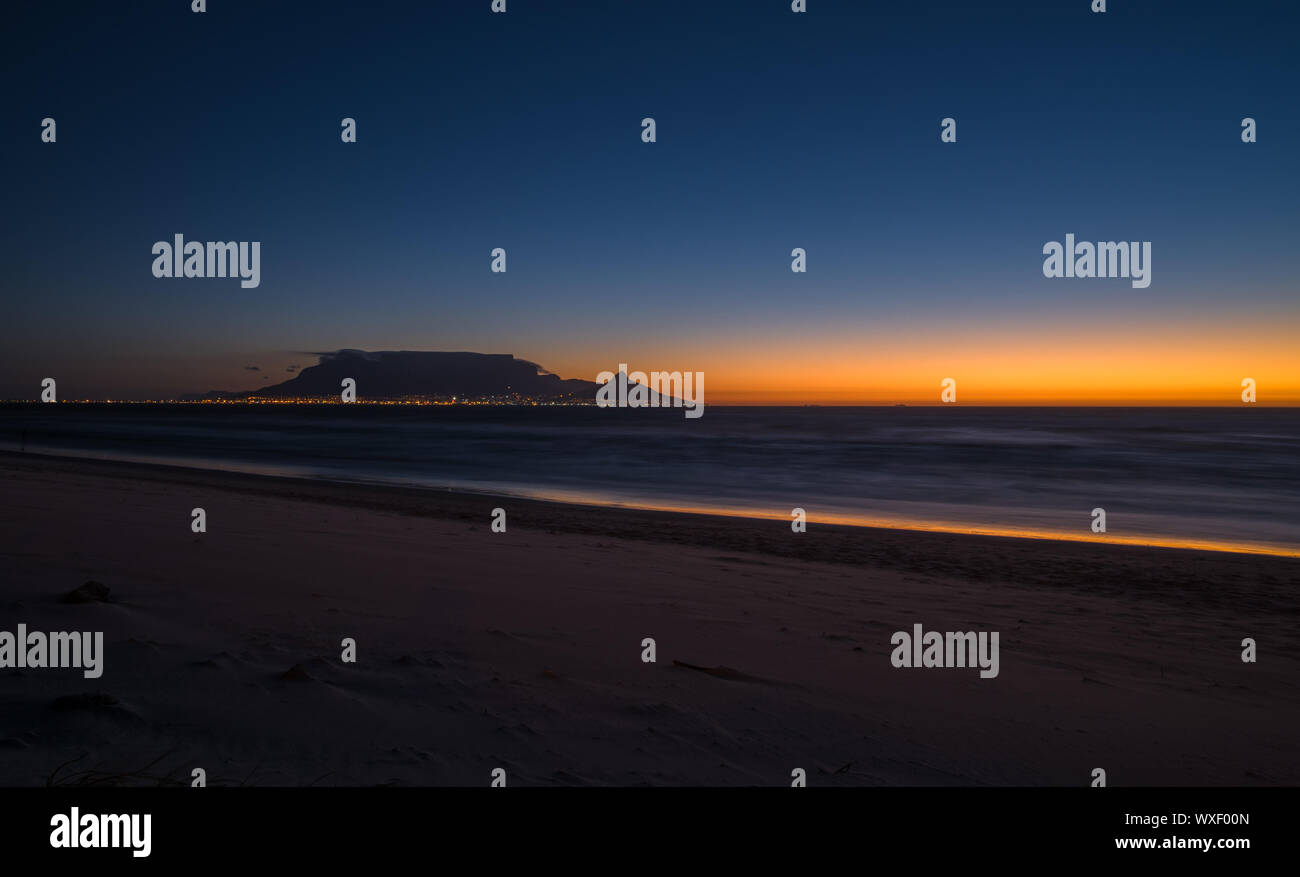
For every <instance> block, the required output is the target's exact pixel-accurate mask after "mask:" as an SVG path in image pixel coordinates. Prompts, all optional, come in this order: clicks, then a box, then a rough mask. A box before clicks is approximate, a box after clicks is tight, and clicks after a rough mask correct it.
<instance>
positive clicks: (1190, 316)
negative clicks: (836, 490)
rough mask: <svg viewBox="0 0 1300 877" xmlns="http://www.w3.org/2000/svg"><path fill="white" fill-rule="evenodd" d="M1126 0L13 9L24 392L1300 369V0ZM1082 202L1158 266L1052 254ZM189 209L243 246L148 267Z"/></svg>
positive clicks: (830, 400)
mask: <svg viewBox="0 0 1300 877" xmlns="http://www.w3.org/2000/svg"><path fill="white" fill-rule="evenodd" d="M1108 6H1109V10H1108V11H1107V12H1106V13H1104V14H1095V13H1093V12H1091V10H1090V8H1089V7H1090V2H1089V0H1059V2H1056V0H1053V2H1048V0H1024V2H1016V3H1010V2H990V3H970V2H960V3H942V2H926V0H915V2H907V3H888V4H886V3H863V2H850V0H843V2H834V0H808V7H809V8H808V11H807V12H806V13H804V14H794V13H792V12H791V11H790V4H789V2H788V0H748V2H725V0H717V2H700V0H691V2H685V0H680V2H679V0H653V2H652V0H611V2H563V3H561V2H554V0H552V2H540V0H538V2H526V0H508V3H507V10H508V11H507V12H506V13H505V14H504V15H502V14H493V13H492V12H491V11H490V8H489V7H490V2H489V0H464V2H454V3H453V2H430V3H419V4H417V3H409V2H408V3H396V2H383V0H379V2H367V3H364V4H342V3H340V4H333V3H318V4H310V5H309V4H291V3H255V2H224V0H211V2H209V3H208V7H209V9H208V11H207V12H206V13H202V14H195V13H192V12H191V11H190V5H189V2H188V0H166V2H141V3H129V4H127V3H120V4H105V3H93V4H91V3H86V4H77V3H66V4H65V3H60V4H32V7H34V8H26V9H23V10H14V11H7V12H6V16H7V19H6V27H5V33H4V35H3V36H0V40H3V41H4V44H5V45H4V52H3V56H2V57H3V61H0V70H2V71H3V74H2V75H3V81H4V83H5V88H4V89H3V91H4V93H5V97H4V102H3V105H4V107H5V112H4V124H3V126H2V127H0V167H3V169H4V177H5V178H4V189H5V193H6V204H5V208H6V209H5V210H4V211H3V215H4V227H3V235H2V236H0V264H3V266H4V271H3V280H2V281H0V283H2V284H3V287H2V289H3V293H2V299H3V301H2V303H3V314H4V317H3V320H0V398H35V397H37V396H38V395H39V392H40V382H41V379H42V378H44V377H51V376H52V377H55V378H56V379H57V380H58V385H59V393H60V396H61V397H62V398H158V397H165V396H174V395H179V394H184V393H195V392H205V391H207V390H212V389H221V390H242V389H253V388H256V387H258V386H263V385H266V383H274V382H278V381H280V380H284V379H286V378H288V377H291V376H292V372H291V371H290V368H291V367H302V366H308V365H312V364H314V363H315V361H316V359H315V357H314V356H312V355H311V354H310V353H308V351H322V350H335V349H339V348H360V349H367V350H402V349H405V350H472V351H479V352H484V353H512V354H514V355H516V356H518V357H521V358H523V359H528V360H532V361H535V362H538V363H540V364H541V365H542V366H544V367H545V368H547V369H549V370H551V371H553V372H556V373H558V374H560V375H561V376H563V377H577V378H585V379H588V380H592V379H594V378H595V376H596V374H597V373H599V372H601V371H605V370H616V369H617V368H618V365H619V364H620V363H627V365H628V368H629V369H630V370H638V369H639V370H645V371H649V370H691V371H702V372H704V373H705V374H706V377H707V384H706V396H707V398H708V401H709V402H710V403H711V404H725V403H728V402H733V403H752V404H764V403H804V402H815V403H822V404H873V403H874V404H893V403H898V402H907V403H912V404H937V403H938V402H939V394H940V386H941V382H942V381H943V380H944V379H945V378H952V379H954V380H955V381H956V383H957V393H958V402H961V403H968V404H1032V405H1039V404H1175V405H1186V404H1214V405H1236V404H1240V392H1241V390H1240V387H1241V381H1242V379H1243V378H1247V377H1249V378H1253V379H1254V380H1255V381H1256V382H1257V386H1258V393H1259V396H1258V398H1259V403H1260V404H1273V405H1277V404H1281V405H1297V404H1300V343H1297V340H1298V339H1300V301H1298V298H1297V293H1298V292H1300V289H1298V284H1297V280H1296V278H1297V276H1300V273H1298V272H1300V247H1297V246H1296V242H1295V240H1294V237H1295V235H1296V233H1297V232H1298V231H1300V222H1297V219H1300V174H1298V173H1297V163H1296V162H1297V159H1296V156H1297V152H1296V144H1297V143H1300V115H1298V111H1297V104H1296V101H1295V95H1296V94H1297V93H1300V53H1297V52H1296V51H1295V49H1294V38H1295V34H1296V32H1297V24H1300V11H1296V10H1295V8H1294V4H1288V3H1283V2H1270V0H1235V2H1232V3H1226V2H1224V3H1203V2H1158V0H1151V2H1140V3H1139V2H1123V0H1110V2H1109V3H1108ZM1247 116H1250V117H1253V118H1255V119H1256V123H1257V126H1258V141H1257V142H1255V143H1249V144H1247V143H1243V142H1242V139H1241V120H1242V119H1243V118H1244V117H1247ZM46 117H52V118H54V119H55V120H56V125H57V129H56V131H57V140H56V142H55V143H44V142H42V140H41V120H42V119H44V118H46ZM344 117H351V118H354V119H355V120H356V125H357V142H355V143H343V142H342V141H341V139H340V130H341V129H340V122H341V120H342V119H343V118H344ZM645 117H653V118H654V119H655V122H656V129H657V130H656V135H657V139H656V142H654V143H644V142H642V139H641V133H642V126H641V120H642V119H643V118H645ZM945 117H950V118H953V119H955V120H956V133H957V140H956V142H955V143H943V142H941V140H940V120H941V119H943V118H945ZM1067 233H1069V234H1074V235H1075V237H1076V239H1078V240H1080V241H1085V240H1086V241H1107V240H1128V241H1150V242H1151V246H1152V266H1151V267H1152V270H1151V284H1150V286H1149V287H1147V288H1141V289H1139V288H1133V287H1132V285H1131V284H1130V282H1129V281H1128V280H1126V279H1111V278H1105V279H1102V278H1092V279H1079V278H1047V277H1044V276H1043V270H1042V268H1043V260H1044V256H1043V254H1042V253H1043V246H1044V244H1045V243H1047V242H1049V241H1063V240H1064V239H1065V235H1066V234H1067ZM175 234H183V235H184V237H185V239H186V240H197V241H204V242H206V241H217V240H220V241H259V242H260V244H261V283H260V285H259V286H257V287H256V288H252V289H245V288H242V287H241V286H240V284H239V282H238V280H236V279H230V278H224V279H222V278H213V279H206V278H186V279H177V278H155V277H154V276H153V274H152V271H151V267H152V264H153V260H154V256H153V254H152V249H151V248H152V246H153V244H154V242H156V241H163V240H165V241H170V240H172V237H173V235H175ZM496 247H502V248H504V249H505V250H506V252H507V268H508V270H507V271H506V272H505V273H504V274H501V273H493V272H491V270H490V263H491V252H492V250H493V249H494V248H496ZM795 247H802V248H804V250H805V251H806V253H807V267H808V270H807V272H806V273H802V274H797V273H794V272H792V271H791V270H790V263H791V251H792V250H793V249H794V248H795Z"/></svg>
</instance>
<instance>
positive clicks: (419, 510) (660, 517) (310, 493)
mask: <svg viewBox="0 0 1300 877" xmlns="http://www.w3.org/2000/svg"><path fill="white" fill-rule="evenodd" d="M21 460H32V461H37V460H48V461H51V462H57V463H60V464H63V465H67V466H72V465H83V464H84V465H85V466H87V467H88V468H87V470H86V471H88V472H94V473H96V474H106V475H113V474H114V473H115V471H116V472H117V473H118V474H120V475H121V477H134V478H143V479H146V480H154V481H158V480H166V481H171V482H173V483H192V484H196V485H209V486H213V487H221V488H223V489H230V490H241V491H252V492H262V493H273V494H275V495H286V494H285V491H289V494H288V495H294V496H299V497H301V498H307V499H314V500H316V501H321V502H329V503H334V504H341V505H352V504H359V505H362V506H365V507H370V508H379V507H384V506H385V500H384V499H382V497H384V496H387V497H388V498H389V500H388V501H389V502H392V503H394V504H395V508H394V510H398V511H401V512H402V513H405V514H413V515H420V516H426V517H456V518H463V517H465V514H464V508H465V507H466V506H467V505H472V504H473V500H475V499H497V500H502V501H508V502H510V503H513V504H517V505H522V506H525V507H528V508H531V509H532V510H533V511H538V510H541V509H544V508H556V509H572V510H575V511H580V512H581V513H583V514H592V513H595V512H608V513H612V514H615V515H617V516H623V517H625V518H626V520H628V521H632V520H633V519H634V518H633V516H639V520H640V522H653V523H659V524H662V523H663V522H664V521H671V520H676V521H679V522H683V521H688V520H690V519H696V520H698V521H701V522H704V521H714V522H716V521H722V520H725V521H736V522H743V523H745V524H748V525H752V526H758V525H766V526H764V527H763V530H764V531H765V532H767V531H770V532H771V533H773V534H774V535H775V534H778V533H780V532H782V529H785V530H786V531H787V532H788V528H789V524H790V519H789V518H788V516H780V515H775V514H772V515H763V514H760V513H757V512H750V511H748V510H743V509H734V510H730V509H718V508H709V507H686V506H674V505H666V504H665V505H657V506H651V505H629V504H621V503H616V502H611V503H598V502H582V501H576V500H567V499H560V498H552V497H544V498H543V497H535V496H527V495H523V494H514V493H508V492H494V491H491V490H474V489H472V488H464V487H455V488H451V487H449V488H439V487H434V486H426V485H403V484H397V483H388V482H383V481H367V480H360V479H357V480H352V479H338V478H322V477H313V476H293V475H278V474H271V473H263V472H247V471H240V470H237V469H228V468H220V467H205V466H188V465H182V464H179V463H177V464H171V463H161V462H156V461H149V462H145V461H138V460H123V459H117V458H113V457H86V456H76V455H66V454H52V453H44V452H32V451H27V452H24V451H13V450H7V449H0V465H3V464H5V462H6V461H21ZM96 467H99V468H96ZM128 473H130V474H129V475H128ZM422 497H423V498H428V497H438V498H439V501H438V502H436V503H421V502H420V501H419V500H420V498H422ZM473 507H474V508H477V506H473ZM452 512H455V513H452ZM664 516H671V517H664ZM556 517H557V518H560V519H564V518H566V517H567V516H566V515H563V514H559V513H558V512H557V513H556ZM863 520H865V519H861V518H855V517H853V516H846V515H840V514H830V515H821V516H818V517H813V516H812V515H810V516H809V520H808V527H809V529H810V530H811V529H812V528H813V527H816V528H817V529H818V530H819V531H829V532H841V531H865V533H866V534H869V535H870V536H871V537H872V538H875V539H876V540H878V541H879V540H881V539H884V540H886V541H888V538H889V537H888V536H887V535H885V534H893V533H901V534H909V535H911V534H929V535H935V536H942V537H954V538H956V539H958V540H966V539H996V540H1006V541H1008V542H1010V543H1012V544H1018V543H1022V542H1047V543H1052V544H1070V545H1078V546H1086V547H1088V548H1103V549H1104V548H1134V549H1142V550H1152V551H1186V552H1193V553H1196V554H1206V555H1240V556H1247V557H1266V558H1281V559H1293V560H1300V548H1287V547H1283V546H1277V545H1271V544H1240V545H1239V544H1236V543H1206V542H1195V541H1190V540H1174V539H1162V538H1160V537H1150V538H1147V537H1141V536H1135V537H1120V536H1113V535H1109V536H1107V537H1103V538H1090V537H1088V536H1084V535H1080V536H1077V537H1074V536H1069V535H1066V534H1061V533H1057V532H1054V531H1022V530H1014V529H1010V528H999V527H967V526H963V525H961V524H959V523H951V522H936V523H934V524H932V525H926V524H922V523H914V522H910V521H909V522H905V523H899V524H898V525H881V524H879V523H874V522H872V523H867V522H862V521H863ZM773 525H784V528H782V527H774V526H773ZM526 526H527V525H526ZM582 531H583V532H588V529H587V528H586V527H584V528H583V530H582ZM613 532H617V533H618V535H627V534H626V530H625V529H618V530H616V531H612V532H611V535H612V534H613ZM903 538H908V537H906V536H905V537H903ZM942 547H943V548H947V547H949V544H944V545H943V546H942Z"/></svg>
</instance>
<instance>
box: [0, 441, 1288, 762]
mask: <svg viewBox="0 0 1300 877" xmlns="http://www.w3.org/2000/svg"><path fill="white" fill-rule="evenodd" d="M0 484H2V485H3V497H4V502H3V505H2V507H0V528H2V532H3V533H4V537H3V541H2V542H0V610H2V611H0V630H9V631H13V630H14V629H15V628H16V625H17V624H18V623H26V624H27V626H28V628H29V629H35V630H102V631H104V632H105V643H106V651H107V654H106V659H105V670H104V674H103V676H102V678H100V679H94V680H92V679H84V678H82V674H81V673H80V672H79V671H76V670H50V669H41V670H33V669H27V670H15V669H8V670H0V784H5V785H33V784H45V783H46V782H54V783H65V784H66V783H92V782H94V783H130V784H146V785H147V784H156V783H159V782H183V783H186V784H188V782H189V776H190V771H191V769H192V768H194V767H202V768H203V769H205V770H206V772H207V777H208V783H209V784H210V785H238V784H250V785H290V786H293V785H308V784H317V785H358V784H366V785H371V784H397V785H413V786H419V785H472V786H483V785H487V784H488V783H489V782H490V774H491V772H492V770H493V769H494V768H497V767H502V768H504V769H505V770H506V771H507V774H508V777H509V784H510V785H511V786H531V785H606V784H614V785H755V784H756V785H788V784H789V782H790V773H791V771H792V770H793V769H794V768H804V769H805V770H806V771H807V773H808V783H809V785H810V786H825V785H1067V786H1086V785H1088V784H1089V782H1090V774H1091V771H1092V770H1093V768H1096V767H1102V768H1104V769H1105V770H1106V771H1107V774H1108V779H1109V784H1110V785H1115V786H1119V785H1211V786H1213V785H1295V784H1297V783H1300V734H1298V733H1297V732H1298V731H1300V687H1298V686H1297V681H1298V680H1300V649H1298V648H1297V646H1298V645H1300V637H1298V636H1297V633H1296V630H1295V624H1296V621H1297V607H1298V606H1300V601H1298V600H1297V586H1298V585H1300V560H1295V559H1287V558H1278V557H1267V556H1252V555H1233V554H1216V553H1208V552H1197V551H1182V550H1170V549H1149V548H1135V547H1127V546H1116V545H1102V544H1098V545H1090V544H1080V543H1065V542H1052V541H1038V540H1021V539H1004V538H994V537H982V536H961V535H952V534H939V533H918V532H907V531H892V530H869V529H862V528H848V527H828V526H818V525H817V524H816V523H815V521H816V510H815V509H810V514H811V515H812V520H813V523H812V524H811V525H810V527H809V530H808V532H807V533H803V534H794V533H792V532H791V531H790V527H789V525H788V524H787V523H784V522H781V521H752V520H743V519H731V518H718V517H706V516H694V515H676V514H667V513H653V512H641V511H633V510H622V509H597V508H587V507H581V506H568V505H557V504H550V503H541V502H532V501H525V500H518V499H510V498H496V497H487V496H477V495H470V494H453V493H443V492H431V491H418V490H403V489H394V488H379V487H364V486H355V485H331V484H323V483H317V482H308V481H297V480H290V479H275V478H264V477H257V476H247V475H236V474H229V473H216V472H202V471H197V470H187V469H178V468H170V467H160V466H143V465H134V464H122V463H107V462H97V461H69V460H60V459H54V458H42V457H35V456H22V455H16V454H12V455H3V456H0ZM498 505H501V506H504V507H505V508H506V509H507V512H508V515H509V519H508V520H509V528H508V532H506V533H504V534H495V533H492V532H491V531H490V529H489V520H490V512H491V509H492V508H493V507H495V506H498ZM196 506H201V507H203V508H205V509H206V511H207V516H208V532H207V533H204V534H194V533H192V532H191V530H190V510H191V509H192V508H194V507H196ZM88 580H95V581H99V582H102V583H104V584H106V585H107V586H109V588H111V590H112V594H113V596H114V597H115V598H116V602H112V603H99V602H93V603H85V604H75V605H70V604H65V603H61V602H59V600H58V598H59V597H60V596H61V595H63V594H65V593H66V592H68V591H70V590H72V589H74V588H76V587H78V586H80V585H82V584H83V583H84V582H86V581H88ZM917 622H919V623H922V624H923V625H924V626H925V628H926V629H927V630H996V631H1000V633H1001V643H1000V645H1001V649H1000V665H1001V666H1000V671H1001V672H1000V674H999V676H998V677H997V678H995V679H981V678H979V675H978V672H977V671H976V670H960V669H952V670H908V669H895V668H894V667H892V666H891V664H890V661H889V655H890V652H891V646H890V642H889V641H890V635H891V634H892V633H893V632H894V631H896V630H910V629H911V626H912V624H914V623H917ZM1247 636H1250V637H1254V638H1255V639H1256V640H1257V641H1258V643H1259V656H1260V657H1259V661H1258V663H1255V664H1245V663H1243V662H1242V661H1241V659H1240V651H1241V647H1240V642H1241V640H1242V638H1243V637H1247ZM344 637H353V638H355V640H356V642H357V651H358V662H357V663H355V664H344V663H342V662H341V661H340V653H341V646H340V641H341V640H342V639H343V638H344ZM645 637H654V638H655V640H656V641H657V647H658V661H657V663H654V664H646V663H643V662H642V661H641V652H642V647H641V641H642V639H643V638H645ZM675 662H678V663H675ZM683 664H685V665H692V666H682V665H683ZM694 668H703V669H694ZM713 668H718V669H716V670H713ZM710 670H713V671H712V672H709V671H710ZM82 694H92V695H96V697H87V698H79V697H77V696H78V695H82ZM98 695H107V697H98ZM60 698H71V699H67V700H60Z"/></svg>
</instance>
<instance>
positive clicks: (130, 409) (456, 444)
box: [0, 403, 1300, 554]
mask: <svg viewBox="0 0 1300 877" xmlns="http://www.w3.org/2000/svg"><path fill="white" fill-rule="evenodd" d="M24 447H25V448H26V450H28V451H29V452H39V453H48V454H61V455H72V456H83V457H98V458H111V459H123V460H136V461H144V462H158V463H169V464H176V465H184V466H194V467H202V468H214V469H228V470H235V471H243V472H254V473H266V474H275V475H287V476H295V477H302V478H315V479H326V480H333V481H361V482H373V483H394V484H403V485H409V486H417V487H424V488H429V489H438V490H445V489H457V490H468V491H482V492H487V493H494V494H504V495H516V496H527V497H532V498H539V499H552V500H560V501H569V502H584V503H594V504H601V505H627V506H636V507H644V508H663V509H681V510H699V511H713V512H718V513H724V514H741V515H748V516H755V517H771V518H778V519H784V520H787V521H788V520H791V513H792V510H793V509H795V508H802V509H804V510H805V511H806V513H807V516H808V520H809V522H810V523H814V524H815V523H817V522H819V521H821V522H836V523H850V524H861V525H876V526H890V527H906V528H917V529H940V530H955V531H963V532H976V533H995V534H996V533H1005V534H1020V535H1030V536H1048V537H1058V538H1071V539H1085V540H1105V541H1121V542H1124V541H1132V542H1140V543H1146V544H1163V545H1187V546H1196V547H1211V548H1220V549H1227V550H1263V551H1269V552H1275V553H1289V554H1300V410H1297V409H1281V408H1246V407H1242V408H971V407H955V406H953V407H933V408H930V407H924V408H913V407H892V408H838V407H798V408H794V407H787V408H756V407H755V408H741V407H721V406H716V405H714V406H709V407H708V409H707V410H706V413H705V416H704V417H702V418H700V419H698V420H688V419H686V418H684V417H683V416H682V412H681V410H680V409H643V410H638V409H598V408H595V407H578V406H573V407H488V406H419V407H416V406H367V405H348V406H344V405H328V406H326V405H314V406H293V407H289V406H236V405H105V404H91V405H86V404H75V403H72V404H69V403H60V404H58V405H41V404H14V405H6V406H0V449H5V450H19V449H20V448H24ZM1094 509H1104V510H1105V515H1106V533H1105V534H1099V533H1096V532H1094V531H1093V529H1092V524H1093V520H1094V516H1093V510H1094Z"/></svg>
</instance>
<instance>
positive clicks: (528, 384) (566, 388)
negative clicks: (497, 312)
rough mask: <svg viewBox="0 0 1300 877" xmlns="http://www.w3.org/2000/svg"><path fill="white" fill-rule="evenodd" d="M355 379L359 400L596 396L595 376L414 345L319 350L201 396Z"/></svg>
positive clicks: (293, 393) (267, 392) (304, 388)
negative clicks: (283, 372)
mask: <svg viewBox="0 0 1300 877" xmlns="http://www.w3.org/2000/svg"><path fill="white" fill-rule="evenodd" d="M345 378H352V379H353V380H355V381H356V382H357V399H359V400H366V399H397V398H401V397H404V396H435V397H446V398H451V397H453V396H454V397H456V398H458V399H482V398H488V397H506V396H514V395H515V394H518V395H519V396H523V397H527V398H531V399H548V400H566V399H584V398H585V399H594V398H595V393H596V389H597V387H598V385H597V384H596V383H595V382H594V381H583V380H578V379H569V380H565V379H564V378H561V377H560V376H559V375H555V374H552V373H550V372H548V371H547V370H546V369H544V368H542V367H541V366H539V365H537V363H534V362H529V361H528V360H524V359H516V358H515V357H514V356H512V355H510V354H508V353H442V352H432V351H417V350H384V351H377V352H367V351H365V350H340V351H338V352H336V353H322V354H320V363H319V364H317V365H313V366H309V367H307V368H304V369H303V370H302V371H300V372H299V373H298V374H297V375H296V376H294V377H292V378H290V379H289V380H287V381H285V382H283V383H280V384H274V385H272V386H269V387H260V388H258V389H256V390H248V391H245V392H242V393H221V392H212V393H208V394H207V395H206V396H205V397H203V398H230V399H248V398H258V397H267V398H277V399H285V398H324V397H330V396H334V397H337V396H338V395H339V394H340V393H341V392H342V388H343V387H342V385H343V380H344V379H345Z"/></svg>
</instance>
